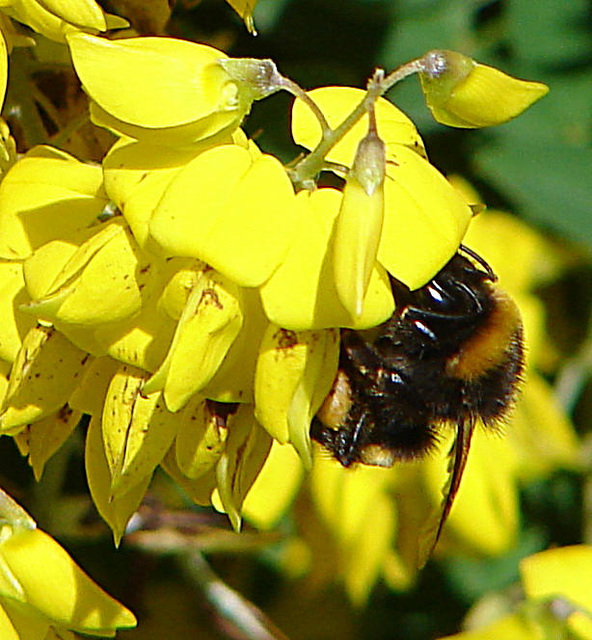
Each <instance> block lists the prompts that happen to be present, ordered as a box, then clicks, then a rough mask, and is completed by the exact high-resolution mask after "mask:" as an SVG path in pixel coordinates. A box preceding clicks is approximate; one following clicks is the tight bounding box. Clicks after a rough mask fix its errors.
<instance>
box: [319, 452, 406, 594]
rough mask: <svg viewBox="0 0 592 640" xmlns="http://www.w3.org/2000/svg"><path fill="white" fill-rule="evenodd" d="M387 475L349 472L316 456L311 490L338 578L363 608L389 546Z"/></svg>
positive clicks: (372, 470)
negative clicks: (329, 537)
mask: <svg viewBox="0 0 592 640" xmlns="http://www.w3.org/2000/svg"><path fill="white" fill-rule="evenodd" d="M390 477H391V472H390V470H387V469H379V468H377V467H365V466H360V467H359V468H358V469H356V472H355V473H349V472H348V471H347V470H345V469H343V467H341V465H339V464H338V463H337V462H336V461H335V460H330V459H328V458H324V457H320V456H319V457H317V458H316V460H315V466H314V467H313V471H312V476H311V491H312V495H313V499H314V501H315V504H316V506H317V508H318V510H319V513H320V515H321V517H322V518H323V520H324V521H325V522H326V524H327V525H328V527H329V528H330V530H331V531H332V532H333V534H334V535H335V537H336V541H337V545H338V548H339V551H340V555H341V557H342V558H343V559H344V565H345V566H344V569H343V572H344V578H345V583H346V587H347V589H348V592H349V594H350V596H351V597H352V600H353V601H354V602H355V603H357V604H363V603H364V601H365V600H366V599H367V597H368V596H369V594H370V591H371V589H372V587H373V586H374V584H375V583H376V581H377V580H378V578H379V577H380V574H381V571H382V565H383V562H384V558H385V557H386V555H387V554H388V553H389V550H390V548H391V546H392V544H393V540H394V535H395V527H396V513H395V511H394V503H393V501H392V499H390V498H389V486H390V483H391V479H390Z"/></svg>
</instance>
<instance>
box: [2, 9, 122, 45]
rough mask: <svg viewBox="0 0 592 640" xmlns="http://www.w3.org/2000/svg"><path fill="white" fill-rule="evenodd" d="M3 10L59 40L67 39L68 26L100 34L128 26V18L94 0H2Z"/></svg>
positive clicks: (15, 18)
mask: <svg viewBox="0 0 592 640" xmlns="http://www.w3.org/2000/svg"><path fill="white" fill-rule="evenodd" d="M0 10H1V11H3V12H4V13H5V14H6V15H8V16H10V17H11V18H13V19H14V20H18V21H19V22H22V23H24V24H26V25H27V26H29V27H31V29H33V30H34V31H37V32H38V33H41V34H43V35H44V36H46V37H47V38H49V39H50V40H56V41H57V42H64V34H65V32H66V30H67V29H68V27H69V28H72V27H74V28H76V29H83V30H86V31H92V32H94V33H97V32H99V31H106V30H107V29H110V28H115V27H122V26H126V25H127V22H126V21H125V20H122V19H121V18H118V17H117V16H111V15H107V14H105V13H104V12H103V10H102V9H101V7H100V6H99V5H98V4H97V3H96V2H95V1H94V0H74V1H72V0H70V1H69V2H63V1H62V0H43V1H41V2H39V1H38V0H12V1H11V2H4V3H2V7H1V9H0Z"/></svg>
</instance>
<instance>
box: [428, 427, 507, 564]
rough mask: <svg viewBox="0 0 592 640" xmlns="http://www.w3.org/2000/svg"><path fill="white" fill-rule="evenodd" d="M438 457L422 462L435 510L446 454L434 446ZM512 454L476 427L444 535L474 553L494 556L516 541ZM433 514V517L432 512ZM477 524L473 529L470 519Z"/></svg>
mask: <svg viewBox="0 0 592 640" xmlns="http://www.w3.org/2000/svg"><path fill="white" fill-rule="evenodd" d="M440 448H441V452H442V453H441V454H440V455H439V456H438V457H432V458H429V459H428V460H426V461H425V463H424V465H425V466H424V469H425V476H424V477H425V479H426V483H427V486H428V490H429V493H430V495H431V501H432V504H434V505H437V506H436V507H435V508H436V509H438V507H439V505H440V504H441V502H442V488H443V487H444V486H445V484H446V477H447V475H448V471H447V467H448V465H449V459H448V456H447V455H446V452H448V451H449V450H450V447H449V445H448V441H446V442H442V443H440ZM517 492H518V488H517V483H516V454H515V451H514V449H513V446H512V443H511V442H510V441H509V440H508V439H507V438H500V437H498V436H497V435H495V434H494V435H491V434H487V433H485V431H484V430H483V429H479V428H478V429H476V430H475V433H474V434H473V439H472V444H471V452H470V456H469V458H468V461H467V466H466V469H465V472H464V474H463V479H462V483H461V485H460V489H459V491H458V495H457V497H456V499H455V501H454V505H453V508H452V511H451V513H450V516H449V518H448V521H447V525H446V529H445V530H444V536H446V534H447V533H448V534H450V533H454V534H455V536H456V537H461V538H462V540H463V542H464V543H465V544H467V545H469V546H470V547H471V548H473V549H475V550H477V551H478V552H480V553H484V554H487V555H499V554H502V553H504V552H506V551H507V550H508V549H509V548H511V547H512V546H513V545H514V544H515V542H516V536H517V533H518V495H517ZM438 515H439V514H438ZM476 519H477V520H478V521H479V522H481V523H483V526H482V527H475V520H476Z"/></svg>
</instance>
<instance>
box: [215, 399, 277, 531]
mask: <svg viewBox="0 0 592 640" xmlns="http://www.w3.org/2000/svg"><path fill="white" fill-rule="evenodd" d="M270 448H271V438H270V436H269V434H268V433H267V431H265V429H262V428H261V426H260V425H259V424H258V423H257V421H256V420H255V418H254V416H253V407H252V406H251V405H246V404H243V405H240V406H239V409H238V411H237V412H236V414H234V415H233V416H230V418H229V429H228V439H227V440H226V447H225V449H224V453H223V454H222V456H221V457H220V460H219V461H218V464H217V466H216V478H217V489H218V494H219V496H220V501H221V503H222V507H223V509H224V511H225V512H226V513H227V514H228V518H229V519H230V522H231V524H232V526H233V527H234V529H235V530H239V529H240V522H241V516H240V513H241V509H242V505H243V501H244V499H245V496H246V495H247V493H248V491H249V489H250V488H251V485H252V484H253V482H255V478H256V477H257V475H258V474H259V471H261V468H262V467H263V464H264V462H265V459H266V458H267V454H268V453H269V450H270Z"/></svg>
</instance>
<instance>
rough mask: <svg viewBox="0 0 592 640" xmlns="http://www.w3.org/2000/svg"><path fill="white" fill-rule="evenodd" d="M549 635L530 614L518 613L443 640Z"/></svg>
mask: <svg viewBox="0 0 592 640" xmlns="http://www.w3.org/2000/svg"><path fill="white" fill-rule="evenodd" d="M548 637H549V636H548V635H547V634H546V633H545V630H544V629H543V628H541V626H539V625H537V623H536V621H534V620H531V619H530V618H529V617H528V616H525V615H520V614H517V613H514V614H511V615H508V616H504V617H503V618H501V619H500V620H497V621H496V622H494V623H492V624H490V625H488V626H486V627H483V628H481V629H475V630H471V631H464V632H462V633H455V634H454V635H453V636H446V637H445V638H441V640H492V639H493V638H500V640H501V639H502V638H503V640H545V639H546V638H548Z"/></svg>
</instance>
